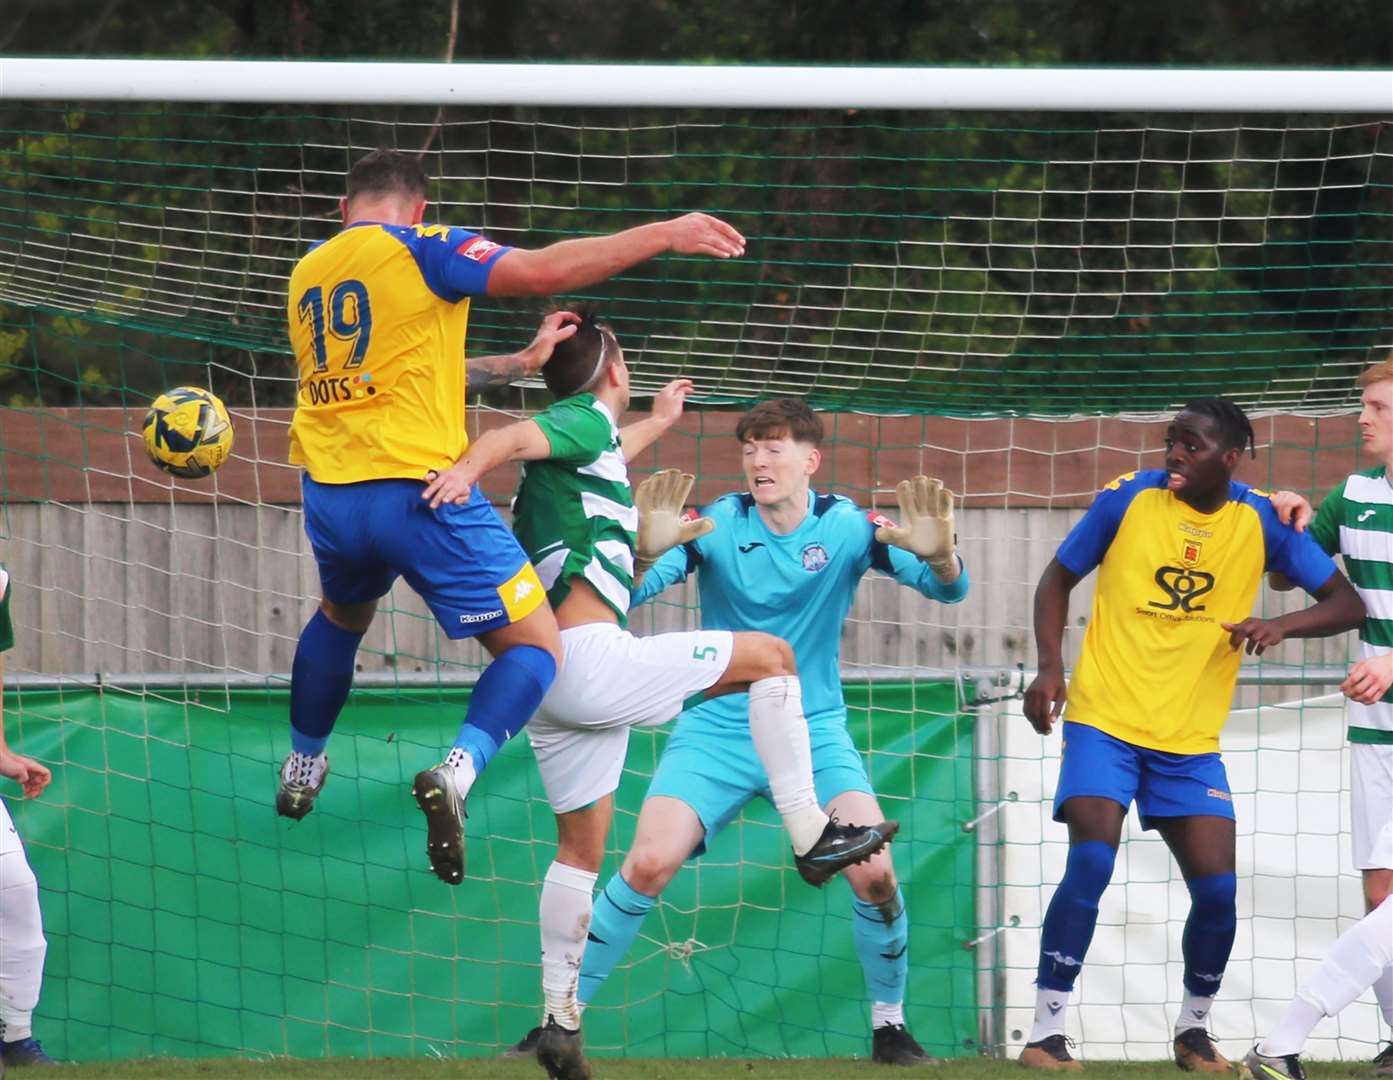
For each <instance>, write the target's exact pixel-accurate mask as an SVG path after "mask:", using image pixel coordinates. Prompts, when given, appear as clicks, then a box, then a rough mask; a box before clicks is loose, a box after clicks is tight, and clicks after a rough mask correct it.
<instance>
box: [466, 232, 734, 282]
mask: <svg viewBox="0 0 1393 1080" xmlns="http://www.w3.org/2000/svg"><path fill="white" fill-rule="evenodd" d="M667 252H672V253H673V254H675V255H710V256H711V257H713V258H717V259H731V258H735V257H737V256H740V255H743V254H745V238H744V237H743V236H741V235H740V234H739V233H738V232H737V231H736V230H735V229H734V228H732V227H731V226H730V225H728V224H726V223H725V222H724V221H722V220H721V219H720V218H715V217H712V216H711V215H709V214H685V215H683V216H682V217H679V218H672V219H670V220H668V221H655V222H653V223H652V224H651V225H639V226H637V227H636V228H632V229H625V230H624V231H623V232H620V233H614V234H612V235H610V236H587V237H583V238H581V239H578V240H562V241H560V242H559V243H556V244H552V245H550V246H549V247H544V248H539V249H537V250H535V251H529V250H527V249H526V248H513V249H512V250H510V251H508V252H506V253H505V254H504V255H502V256H501V257H500V258H499V259H498V261H497V262H496V263H494V265H493V269H492V270H491V271H490V273H489V279H488V286H487V288H488V295H490V296H550V295H552V294H554V293H564V292H570V291H571V290H572V289H579V288H583V287H584V286H586V285H594V284H596V283H597V282H601V281H607V280H608V279H610V278H612V277H614V275H615V274H621V273H623V272H624V271H625V270H627V269H629V268H630V267H631V266H637V265H638V264H639V263H641V262H644V261H646V260H648V259H652V258H656V257H657V256H659V255H663V254H665V253H667Z"/></svg>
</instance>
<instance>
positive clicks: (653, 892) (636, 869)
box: [623, 845, 677, 896]
mask: <svg viewBox="0 0 1393 1080" xmlns="http://www.w3.org/2000/svg"><path fill="white" fill-rule="evenodd" d="M676 872H677V867H675V866H673V865H672V861H671V860H670V859H669V858H668V856H667V853H666V852H665V851H662V850H661V849H660V848H658V847H656V846H647V845H643V846H638V847H635V848H634V849H633V850H632V851H630V852H629V855H628V857H627V858H626V859H625V860H624V868H623V873H624V880H625V881H626V882H628V883H629V887H630V888H631V889H633V890H634V891H635V892H641V893H643V895H644V896H657V895H658V894H659V893H661V892H662V891H663V889H665V888H666V887H667V883H668V882H669V881H671V880H672V875H673V874H675V873H676Z"/></svg>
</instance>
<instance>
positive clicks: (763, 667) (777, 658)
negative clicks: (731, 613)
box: [737, 630, 798, 682]
mask: <svg viewBox="0 0 1393 1080" xmlns="http://www.w3.org/2000/svg"><path fill="white" fill-rule="evenodd" d="M737 644H738V647H739V650H740V661H741V663H740V666H741V667H742V668H743V669H744V673H745V674H746V675H747V676H748V680H749V681H750V682H756V681H758V680H759V679H773V678H778V677H779V676H780V675H794V674H797V671H798V668H797V665H796V664H795V663H794V659H793V648H792V647H791V646H790V645H789V643H788V642H787V641H785V640H784V639H783V638H779V637H775V636H774V635H773V634H765V633H761V632H759V631H755V630H747V631H743V632H741V633H740V634H739V635H737Z"/></svg>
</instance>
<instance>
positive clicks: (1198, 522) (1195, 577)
mask: <svg viewBox="0 0 1393 1080" xmlns="http://www.w3.org/2000/svg"><path fill="white" fill-rule="evenodd" d="M1056 558H1057V559H1058V560H1059V562H1060V563H1061V564H1062V565H1063V566H1064V567H1065V569H1067V570H1069V571H1070V572H1071V573H1073V574H1076V575H1078V576H1079V577H1085V576H1087V575H1088V574H1089V573H1090V572H1091V571H1092V570H1093V569H1094V567H1100V569H1099V573H1098V583H1097V588H1096V591H1095V593H1094V597H1093V612H1092V615H1091V616H1090V618H1089V621H1088V629H1087V632H1086V633H1085V635H1084V643H1083V654H1082V656H1081V657H1080V658H1079V663H1078V666H1077V667H1076V668H1075V669H1074V675H1073V678H1072V679H1071V680H1070V682H1069V696H1068V702H1067V704H1066V706H1065V719H1066V720H1069V721H1072V722H1073V723H1078V724H1087V725H1089V726H1090V727H1095V728H1098V729H1100V730H1101V731H1104V732H1106V733H1107V734H1109V735H1112V736H1113V737H1115V738H1118V739H1121V740H1123V741H1124V742H1128V743H1131V744H1133V745H1135V746H1141V747H1146V748H1148V749H1152V750H1161V751H1165V752H1168V753H1174V754H1207V753H1213V752H1214V751H1217V750H1218V749H1219V730H1220V728H1222V727H1223V725H1224V721H1225V719H1226V718H1227V717H1228V712H1229V706H1230V704H1231V703H1232V701H1233V688H1234V683H1235V682H1236V681H1237V678H1238V666H1239V662H1240V660H1241V658H1242V653H1241V650H1235V649H1233V648H1231V647H1230V646H1229V635H1228V632H1227V631H1226V630H1224V629H1223V627H1222V626H1220V623H1225V622H1228V623H1237V622H1242V621H1243V620H1244V619H1246V618H1248V616H1249V615H1250V614H1251V613H1252V609H1253V601H1254V599H1255V598H1256V596H1257V590H1258V585H1259V583H1260V582H1261V580H1262V575H1263V573H1264V571H1266V570H1276V571H1280V572H1281V573H1283V574H1285V575H1286V576H1287V577H1288V578H1290V579H1291V580H1292V581H1294V582H1295V583H1296V584H1298V585H1300V586H1301V587H1302V588H1303V589H1305V590H1306V591H1307V592H1314V591H1315V590H1317V589H1319V588H1320V587H1321V586H1322V585H1324V584H1325V583H1326V582H1327V581H1328V580H1329V579H1330V577H1331V575H1332V574H1334V573H1335V564H1334V562H1333V561H1332V560H1331V559H1330V556H1328V555H1326V554H1325V552H1324V551H1322V550H1321V549H1320V547H1319V546H1318V545H1317V544H1316V543H1315V542H1314V541H1313V540H1312V539H1310V538H1309V537H1307V536H1305V535H1303V534H1301V533H1298V532H1296V531H1295V530H1294V529H1291V528H1289V527H1288V526H1285V525H1283V524H1281V522H1280V521H1279V520H1278V519H1277V515H1276V512H1275V511H1274V510H1273V509H1272V504H1271V502H1270V501H1269V500H1268V499H1267V497H1266V495H1265V494H1263V493H1260V492H1257V491H1255V490H1254V489H1252V488H1249V487H1248V486H1246V485H1244V484H1240V483H1237V482H1236V481H1235V482H1231V483H1230V485H1229V500H1228V502H1226V503H1225V504H1224V505H1223V506H1222V507H1220V509H1219V510H1217V511H1216V512H1214V513H1212V514H1202V513H1200V512H1199V511H1197V510H1194V509H1192V508H1191V507H1189V506H1187V505H1186V504H1185V503H1184V502H1182V501H1181V500H1180V499H1178V498H1176V497H1175V495H1174V494H1172V493H1171V492H1170V491H1169V490H1168V489H1167V487H1166V473H1165V471H1164V470H1161V469H1153V470H1149V471H1146V472H1137V473H1128V474H1127V475H1126V476H1122V477H1119V478H1118V479H1116V480H1114V481H1113V482H1112V483H1110V484H1108V485H1107V487H1105V488H1104V489H1103V490H1102V491H1101V492H1099V494H1098V497H1097V498H1096V499H1094V501H1093V505H1092V506H1091V507H1090V508H1089V510H1088V513H1087V514H1086V515H1085V516H1084V518H1083V520H1082V521H1080V522H1079V523H1078V524H1077V525H1076V526H1074V528H1073V530H1072V531H1071V532H1070V533H1069V535H1068V537H1067V538H1066V539H1065V541H1064V543H1063V544H1061V545H1060V548H1059V551H1058V552H1057V553H1056Z"/></svg>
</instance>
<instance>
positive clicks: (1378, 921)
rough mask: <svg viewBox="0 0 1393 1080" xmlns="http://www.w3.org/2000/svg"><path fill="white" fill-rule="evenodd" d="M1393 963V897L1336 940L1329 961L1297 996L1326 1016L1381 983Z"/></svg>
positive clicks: (1303, 986) (1322, 963) (1328, 957)
mask: <svg viewBox="0 0 1393 1080" xmlns="http://www.w3.org/2000/svg"><path fill="white" fill-rule="evenodd" d="M1390 963H1393V896H1390V897H1388V898H1387V899H1386V900H1384V902H1383V903H1381V904H1380V905H1379V906H1378V907H1376V908H1374V910H1373V911H1371V912H1369V914H1367V915H1365V916H1364V917H1363V918H1362V919H1360V920H1359V921H1358V922H1357V923H1355V924H1354V925H1353V926H1351V927H1350V928H1349V929H1348V930H1346V931H1345V932H1344V933H1343V934H1341V935H1340V936H1339V937H1338V938H1336V939H1335V944H1333V945H1331V946H1330V951H1329V952H1327V953H1326V954H1325V959H1324V960H1322V961H1321V962H1320V966H1319V967H1318V968H1316V970H1315V972H1314V973H1313V974H1312V975H1311V977H1310V978H1309V979H1307V980H1306V982H1305V983H1304V984H1303V985H1302V986H1301V988H1300V989H1299V990H1297V993H1298V994H1300V995H1301V996H1302V997H1304V998H1305V999H1306V1000H1307V1001H1309V1002H1310V1003H1311V1004H1312V1005H1319V1006H1320V1008H1321V1011H1322V1012H1324V1013H1325V1015H1326V1016H1336V1015H1338V1014H1339V1012H1340V1010H1341V1009H1343V1008H1344V1007H1345V1006H1346V1005H1348V1004H1349V1003H1350V1002H1351V1001H1353V1000H1354V999H1355V998H1357V997H1358V996H1359V995H1360V994H1362V993H1363V992H1364V991H1365V990H1367V989H1369V987H1371V986H1373V985H1374V983H1375V982H1377V981H1378V978H1379V976H1380V975H1382V974H1383V970H1384V968H1386V967H1388V965H1389V964H1390Z"/></svg>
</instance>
